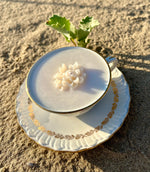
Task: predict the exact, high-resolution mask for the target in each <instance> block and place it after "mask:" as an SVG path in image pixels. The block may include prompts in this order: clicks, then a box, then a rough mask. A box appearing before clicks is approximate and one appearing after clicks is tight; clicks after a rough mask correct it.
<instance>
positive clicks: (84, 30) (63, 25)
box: [46, 15, 99, 47]
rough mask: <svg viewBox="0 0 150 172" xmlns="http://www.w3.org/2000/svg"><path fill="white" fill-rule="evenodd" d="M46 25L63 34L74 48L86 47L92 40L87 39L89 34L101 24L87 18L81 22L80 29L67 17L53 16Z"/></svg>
mask: <svg viewBox="0 0 150 172" xmlns="http://www.w3.org/2000/svg"><path fill="white" fill-rule="evenodd" d="M46 24H47V25H48V26H51V27H52V28H53V29H55V30H57V31H58V32H60V33H61V34H63V36H64V37H65V38H66V40H67V41H68V42H72V43H73V44H74V46H79V47H86V46H87V44H88V43H89V42H90V39H87V37H88V35H89V33H90V32H91V30H92V29H93V28H94V27H95V26H98V25H99V22H98V21H97V20H94V19H93V18H92V17H89V16H87V17H85V18H84V19H82V20H81V22H80V24H79V27H78V28H76V27H75V26H74V25H73V24H72V23H71V22H70V21H69V20H67V19H66V18H65V17H61V16H58V15H53V16H52V17H51V18H49V20H48V21H47V22H46Z"/></svg>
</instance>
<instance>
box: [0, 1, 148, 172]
mask: <svg viewBox="0 0 150 172" xmlns="http://www.w3.org/2000/svg"><path fill="white" fill-rule="evenodd" d="M79 2H80V3H79ZM53 14H59V15H61V16H65V17H67V18H69V19H70V20H71V21H72V22H73V23H74V24H75V25H77V24H78V21H79V20H81V19H82V18H83V17H85V16H87V15H89V16H93V17H94V18H95V19H97V20H99V22H100V25H99V26H98V27H96V28H95V29H94V30H93V31H92V33H91V35H90V38H91V39H93V41H92V42H91V44H90V48H91V49H93V50H96V51H98V52H99V53H100V54H101V55H103V56H104V57H106V56H108V55H113V56H115V57H117V58H118V60H119V65H118V67H119V69H120V70H121V71H122V72H123V73H124V75H125V77H126V79H127V82H128V83H129V86H130V92H131V97H132V100H131V106H130V110H129V114H128V116H127V118H126V120H125V122H124V124H123V126H122V127H121V128H120V130H119V131H118V132H117V133H116V134H115V135H114V136H113V137H112V138H111V139H110V140H108V141H107V142H105V143H103V144H102V145H100V146H98V147H96V148H94V149H92V150H89V151H85V152H80V153H58V152H54V151H52V150H48V149H46V148H42V147H40V146H39V145H38V144H37V143H35V142H34V141H32V140H31V139H30V138H28V136H27V135H26V134H25V133H24V132H23V130H22V129H21V127H20V126H19V124H18V122H17V115H16V111H15V100H16V96H17V94H18V91H19V88H20V86H21V84H22V82H23V81H24V79H25V78H26V75H27V73H28V71H29V69H30V67H31V66H32V65H33V64H34V62H35V61H36V60H38V59H39V58H40V57H41V56H42V55H44V54H46V53H47V52H49V51H51V50H54V49H56V48H60V47H64V46H71V43H66V41H65V39H64V38H63V37H62V36H61V35H60V34H58V33H57V32H56V31H54V30H53V29H51V28H49V27H47V26H46V25H45V22H46V20H47V19H48V17H49V16H52V15H53ZM0 42H1V44H0V107H1V108H0V171H2V172H22V171H23V172H24V171H29V172H30V171H37V172H49V171H52V172H53V171H54V172H55V171H58V172H61V171H66V172H71V171H77V172H80V171H87V172H89V171H94V172H103V171H104V172H120V171H122V172H129V171H132V172H134V171H136V172H148V171H150V156H149V155H150V146H149V145H150V135H149V133H150V125H149V123H150V118H149V115H150V106H149V101H150V2H149V0H144V1H143V0H130V1H128V0H119V1H116V0H111V1H110V0H106V1H102V0H100V1H98V0H90V1H77V0H59V1H56V0H27V1H26V0H1V1H0Z"/></svg>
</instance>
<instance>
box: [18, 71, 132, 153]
mask: <svg viewBox="0 0 150 172" xmlns="http://www.w3.org/2000/svg"><path fill="white" fill-rule="evenodd" d="M122 75H123V77H124V74H123V73H122ZM124 79H125V81H126V83H127V85H128V82H127V80H126V78H125V77H124ZM128 89H129V98H130V101H129V105H128V109H127V113H126V115H125V117H124V119H123V121H122V123H121V125H120V126H119V127H118V128H117V129H116V130H115V131H114V132H113V133H112V134H111V136H110V137H108V138H107V139H106V140H104V141H103V142H101V143H99V144H97V145H95V146H93V147H89V148H85V149H81V150H77V151H69V150H64V151H62V150H55V149H52V148H49V147H45V146H42V145H40V144H39V143H38V142H37V141H36V140H34V139H33V138H31V137H29V136H28V135H27V133H26V131H25V130H24V128H23V127H22V126H21V125H20V122H19V118H18V119H17V122H18V124H19V126H21V129H22V130H23V131H24V133H25V135H26V136H28V137H29V138H30V139H31V140H33V141H34V142H35V143H37V144H38V145H39V146H40V147H42V148H45V149H48V150H52V151H54V152H70V153H75V152H82V151H87V150H91V149H94V148H96V147H98V146H99V145H101V144H103V143H104V142H106V141H108V140H109V139H110V138H112V137H113V136H114V134H115V133H116V132H117V131H118V130H119V129H120V128H121V127H122V125H123V123H124V122H125V120H126V118H127V115H128V113H129V110H130V106H131V96H130V88H129V85H128ZM16 107H17V102H16Z"/></svg>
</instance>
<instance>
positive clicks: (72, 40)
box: [71, 38, 77, 47]
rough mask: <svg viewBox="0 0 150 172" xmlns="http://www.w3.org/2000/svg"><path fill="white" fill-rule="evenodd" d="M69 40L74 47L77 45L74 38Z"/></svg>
mask: <svg viewBox="0 0 150 172" xmlns="http://www.w3.org/2000/svg"><path fill="white" fill-rule="evenodd" d="M71 42H72V43H73V44H74V46H75V47H77V44H76V43H75V41H74V39H72V38H71Z"/></svg>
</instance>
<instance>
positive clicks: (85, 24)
mask: <svg viewBox="0 0 150 172" xmlns="http://www.w3.org/2000/svg"><path fill="white" fill-rule="evenodd" d="M98 25H99V22H98V21H97V20H94V19H93V18H92V17H89V16H87V17H85V19H82V21H81V22H80V29H82V30H84V31H88V32H90V31H91V30H92V29H93V28H94V27H95V26H98Z"/></svg>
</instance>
